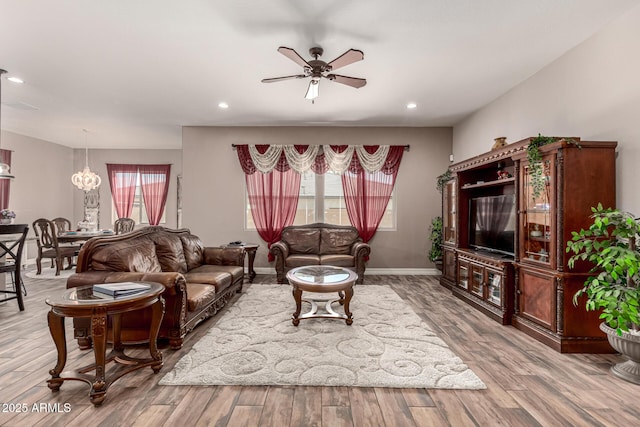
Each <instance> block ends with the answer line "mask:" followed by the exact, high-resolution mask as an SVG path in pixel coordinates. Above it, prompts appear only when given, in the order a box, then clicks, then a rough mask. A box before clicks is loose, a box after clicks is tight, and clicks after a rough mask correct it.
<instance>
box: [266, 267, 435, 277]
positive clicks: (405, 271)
mask: <svg viewBox="0 0 640 427" xmlns="http://www.w3.org/2000/svg"><path fill="white" fill-rule="evenodd" d="M255 270H256V273H257V274H276V270H275V269H274V268H271V267H256V268H255ZM391 274H392V275H396V276H439V275H440V270H438V269H435V268H367V269H366V270H365V272H364V275H365V276H368V275H391Z"/></svg>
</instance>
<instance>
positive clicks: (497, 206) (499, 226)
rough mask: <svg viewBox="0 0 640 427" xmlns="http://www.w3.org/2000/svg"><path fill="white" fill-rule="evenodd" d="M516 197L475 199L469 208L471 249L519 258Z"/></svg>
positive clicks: (501, 196) (471, 201)
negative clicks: (517, 250) (516, 237)
mask: <svg viewBox="0 0 640 427" xmlns="http://www.w3.org/2000/svg"><path fill="white" fill-rule="evenodd" d="M515 227H516V197H515V195H514V194H504V195H500V196H486V197H474V198H472V199H471V200H470V206H469V246H470V247H471V248H474V249H477V250H485V251H490V252H495V253H499V254H503V255H509V256H514V255H515V245H514V240H515Z"/></svg>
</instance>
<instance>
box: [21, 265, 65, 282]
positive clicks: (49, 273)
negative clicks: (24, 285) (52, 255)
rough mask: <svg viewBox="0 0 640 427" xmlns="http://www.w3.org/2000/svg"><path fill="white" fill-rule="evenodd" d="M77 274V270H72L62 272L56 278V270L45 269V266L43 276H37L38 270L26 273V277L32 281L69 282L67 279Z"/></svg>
mask: <svg viewBox="0 0 640 427" xmlns="http://www.w3.org/2000/svg"><path fill="white" fill-rule="evenodd" d="M65 265H67V263H66V261H65ZM75 272H76V269H75V268H73V269H72V270H60V275H59V276H56V269H55V267H54V268H49V267H47V268H45V267H44V266H43V267H42V274H36V270H35V269H33V270H30V271H28V272H26V273H24V275H25V276H26V277H28V278H30V279H47V280H51V279H54V280H55V279H60V280H67V278H69V276H71V275H72V274H73V273H75Z"/></svg>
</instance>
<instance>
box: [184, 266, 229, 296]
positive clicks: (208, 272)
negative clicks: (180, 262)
mask: <svg viewBox="0 0 640 427" xmlns="http://www.w3.org/2000/svg"><path fill="white" fill-rule="evenodd" d="M219 267H220V266H217V265H201V266H200V267H197V268H194V269H193V270H191V271H189V272H187V273H186V274H185V275H184V278H185V279H186V280H187V284H189V283H205V284H209V285H213V286H215V288H216V292H222V291H224V290H225V289H227V288H228V287H229V286H231V283H233V282H232V281H231V279H232V276H231V274H230V273H229V272H227V271H225V270H223V269H220V268H219Z"/></svg>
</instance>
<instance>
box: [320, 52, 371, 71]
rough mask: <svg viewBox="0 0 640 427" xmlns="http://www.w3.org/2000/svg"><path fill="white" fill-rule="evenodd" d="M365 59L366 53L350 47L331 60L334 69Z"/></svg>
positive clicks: (330, 63)
mask: <svg viewBox="0 0 640 427" xmlns="http://www.w3.org/2000/svg"><path fill="white" fill-rule="evenodd" d="M363 59H364V53H363V52H362V51H361V50H357V49H349V50H348V51H346V52H345V53H343V54H342V55H340V56H338V57H337V58H336V59H334V60H333V61H331V62H329V64H328V65H330V66H331V69H332V70H337V69H338V68H342V67H344V66H346V65H349V64H353V63H354V62H358V61H362V60H363Z"/></svg>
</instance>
